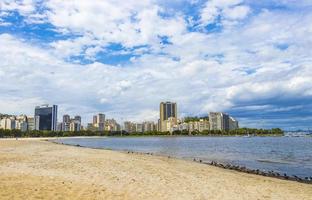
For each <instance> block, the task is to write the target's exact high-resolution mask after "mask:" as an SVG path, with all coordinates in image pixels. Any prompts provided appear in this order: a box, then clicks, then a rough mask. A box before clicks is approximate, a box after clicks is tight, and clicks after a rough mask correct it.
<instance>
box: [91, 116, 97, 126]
mask: <svg viewBox="0 0 312 200" xmlns="http://www.w3.org/2000/svg"><path fill="white" fill-rule="evenodd" d="M92 124H93V126H95V125H96V124H97V116H96V115H94V116H93V121H92Z"/></svg>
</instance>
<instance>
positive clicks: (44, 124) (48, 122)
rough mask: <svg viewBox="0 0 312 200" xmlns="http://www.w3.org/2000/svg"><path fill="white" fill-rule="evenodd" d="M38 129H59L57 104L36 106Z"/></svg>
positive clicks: (36, 124)
mask: <svg viewBox="0 0 312 200" xmlns="http://www.w3.org/2000/svg"><path fill="white" fill-rule="evenodd" d="M35 127H36V130H49V131H56V130H57V105H53V106H51V107H49V105H43V106H37V107H36V108H35Z"/></svg>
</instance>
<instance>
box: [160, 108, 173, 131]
mask: <svg viewBox="0 0 312 200" xmlns="http://www.w3.org/2000/svg"><path fill="white" fill-rule="evenodd" d="M159 118H160V131H161V132H164V131H167V128H166V121H168V120H169V119H171V120H173V121H174V123H175V124H176V123H177V118H178V116H177V104H176V103H173V102H161V103H160V117H159Z"/></svg>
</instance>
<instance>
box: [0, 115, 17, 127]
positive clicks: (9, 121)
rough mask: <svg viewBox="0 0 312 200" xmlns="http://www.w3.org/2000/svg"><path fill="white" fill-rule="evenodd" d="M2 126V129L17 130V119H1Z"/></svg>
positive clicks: (0, 124)
mask: <svg viewBox="0 0 312 200" xmlns="http://www.w3.org/2000/svg"><path fill="white" fill-rule="evenodd" d="M0 126H1V128H2V129H7V130H12V129H15V128H16V120H15V117H5V118H3V119H1V122H0Z"/></svg>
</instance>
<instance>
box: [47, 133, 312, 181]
mask: <svg viewBox="0 0 312 200" xmlns="http://www.w3.org/2000/svg"><path fill="white" fill-rule="evenodd" d="M45 141H48V142H51V143H54V144H58V145H66V146H72V147H80V148H87V149H98V150H107V151H115V152H121V153H127V154H138V155H152V156H159V157H163V158H169V159H177V160H184V161H190V162H195V163H200V164H204V165H208V166H214V167H218V168H222V169H225V170H232V171H237V172H241V173H246V174H254V175H258V176H263V177H271V178H276V179H280V180H286V181H295V182H299V183H304V184H312V176H311V177H308V179H304V178H300V177H298V176H296V175H292V176H290V175H287V174H286V173H284V174H280V173H278V172H275V171H265V170H259V169H250V168H247V167H245V166H239V165H231V164H225V163H221V162H216V161H210V162H204V161H202V160H200V159H195V158H193V160H192V159H191V158H190V159H183V158H178V157H174V156H168V155H164V154H154V153H151V152H138V151H131V150H114V149H109V148H96V147H86V146H81V145H79V144H66V143H62V142H61V143H60V142H56V141H51V140H49V139H48V140H45Z"/></svg>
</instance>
